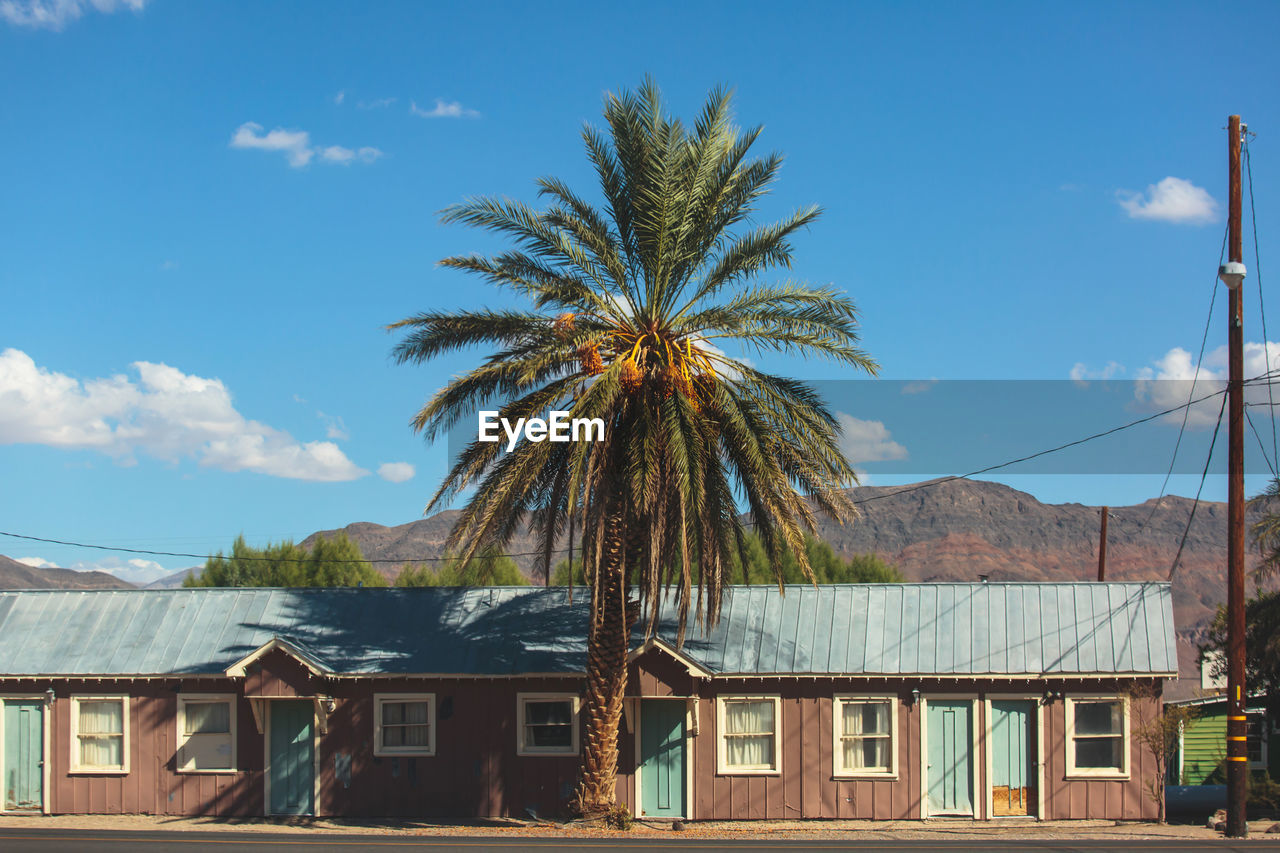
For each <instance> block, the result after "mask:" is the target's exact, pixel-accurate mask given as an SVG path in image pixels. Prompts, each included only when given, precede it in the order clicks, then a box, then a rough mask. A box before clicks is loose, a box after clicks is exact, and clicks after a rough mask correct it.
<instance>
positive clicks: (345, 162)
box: [319, 145, 382, 166]
mask: <svg viewBox="0 0 1280 853" xmlns="http://www.w3.org/2000/svg"><path fill="white" fill-rule="evenodd" d="M319 151H320V158H321V159H322V160H324V161H325V162H326V163H337V164H339V165H341V166H350V165H351V163H352V162H353V161H355V160H359V161H360V162H361V163H372V162H373V161H374V160H377V159H378V158H379V157H381V156H382V152H381V151H380V150H378V149H377V148H372V147H370V146H367V145H366V146H365V147H363V148H357V149H354V150H353V149H351V148H343V147H342V146H341V145H329V146H327V147H325V148H321V149H319Z"/></svg>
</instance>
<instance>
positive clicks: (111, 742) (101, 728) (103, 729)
mask: <svg viewBox="0 0 1280 853" xmlns="http://www.w3.org/2000/svg"><path fill="white" fill-rule="evenodd" d="M77 733H78V734H79V737H80V764H81V766H84V767H121V766H123V765H124V703H123V702H121V701H120V700H119V699H104V700H95V701H81V702H80V714H79V719H78V720H77Z"/></svg>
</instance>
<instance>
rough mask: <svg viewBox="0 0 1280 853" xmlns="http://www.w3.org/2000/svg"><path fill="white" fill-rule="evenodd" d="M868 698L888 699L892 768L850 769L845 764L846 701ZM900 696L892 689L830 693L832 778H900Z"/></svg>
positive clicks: (867, 700)
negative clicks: (892, 692) (890, 691)
mask: <svg viewBox="0 0 1280 853" xmlns="http://www.w3.org/2000/svg"><path fill="white" fill-rule="evenodd" d="M866 702H888V703H889V769H888V770H856V769H855V770H850V769H848V768H846V767H844V766H842V765H843V764H844V745H843V744H842V743H841V741H842V740H843V737H844V734H843V727H842V725H841V723H842V721H843V720H844V705H845V704H862V703H866ZM898 710H899V709H898V697H897V695H895V694H889V693H856V694H855V693H838V694H836V695H835V696H833V697H831V764H832V768H831V778H832V779H897V778H898Z"/></svg>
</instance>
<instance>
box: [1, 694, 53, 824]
mask: <svg viewBox="0 0 1280 853" xmlns="http://www.w3.org/2000/svg"><path fill="white" fill-rule="evenodd" d="M43 770H44V703H43V702H41V701H40V700H38V699H5V700H4V809H5V811H24V810H28V809H30V810H33V811H40V810H41V809H42V808H44V772H43Z"/></svg>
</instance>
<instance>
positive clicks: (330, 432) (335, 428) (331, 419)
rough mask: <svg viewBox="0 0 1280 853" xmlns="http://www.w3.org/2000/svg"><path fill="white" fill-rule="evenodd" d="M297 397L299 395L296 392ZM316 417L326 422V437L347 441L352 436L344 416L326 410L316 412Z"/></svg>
mask: <svg viewBox="0 0 1280 853" xmlns="http://www.w3.org/2000/svg"><path fill="white" fill-rule="evenodd" d="M294 397H295V398H296V397H297V395H296V394H295V395H294ZM316 417H317V418H319V419H320V420H321V421H323V422H324V437H325V438H332V439H336V440H337V441H346V440H347V439H348V438H351V433H349V432H347V425H346V424H345V423H343V421H342V418H340V417H337V416H336V415H326V414H325V413H324V412H316Z"/></svg>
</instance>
